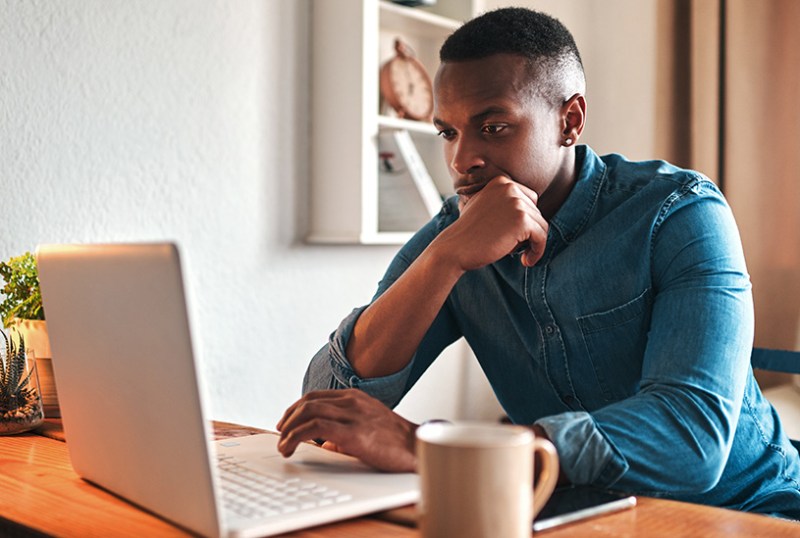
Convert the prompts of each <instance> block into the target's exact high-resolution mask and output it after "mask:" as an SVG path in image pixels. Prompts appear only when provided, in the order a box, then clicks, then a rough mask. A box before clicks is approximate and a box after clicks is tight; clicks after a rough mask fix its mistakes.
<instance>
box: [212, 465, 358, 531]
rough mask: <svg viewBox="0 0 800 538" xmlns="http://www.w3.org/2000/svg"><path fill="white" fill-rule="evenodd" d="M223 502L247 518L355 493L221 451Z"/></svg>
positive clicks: (344, 498)
mask: <svg viewBox="0 0 800 538" xmlns="http://www.w3.org/2000/svg"><path fill="white" fill-rule="evenodd" d="M217 459H218V468H219V476H220V479H221V481H220V483H221V487H220V489H221V491H222V503H223V506H224V508H225V510H226V511H230V512H233V513H234V514H236V515H238V516H240V517H244V518H247V519H260V518H265V517H272V516H278V515H281V514H289V513H292V512H298V511H300V510H312V509H314V508H316V507H319V506H329V505H332V504H336V503H340V502H345V501H349V500H350V499H351V498H352V496H350V495H348V494H345V493H342V492H340V491H337V490H335V489H331V488H328V487H325V486H322V485H319V484H316V483H314V482H310V481H307V480H302V479H300V478H296V477H277V476H271V475H269V474H267V473H265V472H262V471H257V470H255V469H252V468H250V467H247V466H246V465H244V464H243V463H244V462H243V461H241V460H237V459H236V458H234V457H233V456H226V455H218V457H217Z"/></svg>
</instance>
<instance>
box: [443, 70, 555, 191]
mask: <svg viewBox="0 0 800 538" xmlns="http://www.w3.org/2000/svg"><path fill="white" fill-rule="evenodd" d="M529 69H530V68H529V67H528V65H527V63H526V60H525V59H524V58H522V57H521V56H517V55H512V54H497V55H494V56H490V57H488V58H484V59H480V60H471V61H466V62H450V63H444V64H442V66H441V67H440V68H439V71H438V72H437V74H436V80H435V83H434V92H435V100H434V103H435V104H434V124H435V125H436V126H437V128H438V129H439V130H440V132H441V136H442V138H444V141H445V142H444V147H445V149H444V154H445V159H446V162H447V164H448V167H449V170H450V175H451V177H452V178H453V185H454V187H455V189H456V192H457V193H458V194H459V195H460V197H461V198H460V204H461V205H462V206H463V204H465V203H466V202H467V201H468V200H469V197H470V196H471V195H473V194H475V193H476V192H477V191H479V190H480V189H481V188H483V186H484V185H485V184H486V182H488V181H489V180H491V179H492V178H494V177H497V176H500V175H502V176H507V177H509V178H511V179H512V180H514V181H516V182H518V183H521V184H523V185H525V186H527V187H528V188H530V189H531V190H533V191H534V192H536V193H537V194H538V195H539V197H540V198H541V197H542V195H543V194H544V193H545V191H546V190H547V188H548V187H549V186H550V184H551V183H553V181H554V180H555V179H556V177H557V175H558V173H559V169H560V167H561V165H562V158H563V157H562V153H561V146H562V141H563V135H562V124H561V115H560V108H559V107H558V106H553V105H551V104H549V103H547V102H546V101H545V100H544V99H543V98H542V97H541V96H540V95H539V94H538V93H536V92H535V91H533V90H532V88H531V74H530V71H529Z"/></svg>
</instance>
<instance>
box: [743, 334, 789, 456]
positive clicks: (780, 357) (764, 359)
mask: <svg viewBox="0 0 800 538" xmlns="http://www.w3.org/2000/svg"><path fill="white" fill-rule="evenodd" d="M750 363H751V364H752V365H753V368H758V369H759V370H767V371H769V372H782V373H785V374H800V351H785V350H782V349H767V348H763V347H755V348H753V353H752V355H751V356H750ZM791 441H792V444H793V445H794V447H795V448H796V449H797V450H798V452H800V440H797V439H791Z"/></svg>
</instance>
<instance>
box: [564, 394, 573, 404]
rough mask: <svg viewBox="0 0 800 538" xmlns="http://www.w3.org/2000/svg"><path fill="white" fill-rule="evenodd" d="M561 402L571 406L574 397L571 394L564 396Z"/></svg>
mask: <svg viewBox="0 0 800 538" xmlns="http://www.w3.org/2000/svg"><path fill="white" fill-rule="evenodd" d="M561 401H562V402H564V403H565V404H567V405H572V404H573V402H574V401H575V397H574V396H573V395H572V394H565V395H564V396H562V397H561Z"/></svg>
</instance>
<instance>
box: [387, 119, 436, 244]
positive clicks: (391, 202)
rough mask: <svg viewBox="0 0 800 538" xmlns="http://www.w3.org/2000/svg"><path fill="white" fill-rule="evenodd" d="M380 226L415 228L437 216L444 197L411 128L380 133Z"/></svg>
mask: <svg viewBox="0 0 800 538" xmlns="http://www.w3.org/2000/svg"><path fill="white" fill-rule="evenodd" d="M378 147H379V173H378V215H379V217H378V230H379V231H381V232H411V231H416V230H417V229H418V228H420V227H422V226H423V225H424V224H425V223H426V222H428V221H429V220H430V219H431V218H432V217H433V216H435V215H436V214H437V213H438V212H439V210H440V209H441V206H442V198H441V195H440V194H439V191H438V190H437V189H436V185H435V184H434V182H433V180H432V179H431V176H430V174H429V173H428V170H427V168H426V167H425V163H424V162H423V161H422V158H421V157H420V156H419V153H418V152H417V149H416V146H415V145H414V141H413V140H412V139H411V135H410V134H409V132H408V131H404V130H397V131H385V132H382V133H381V134H380V135H379V136H378Z"/></svg>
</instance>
